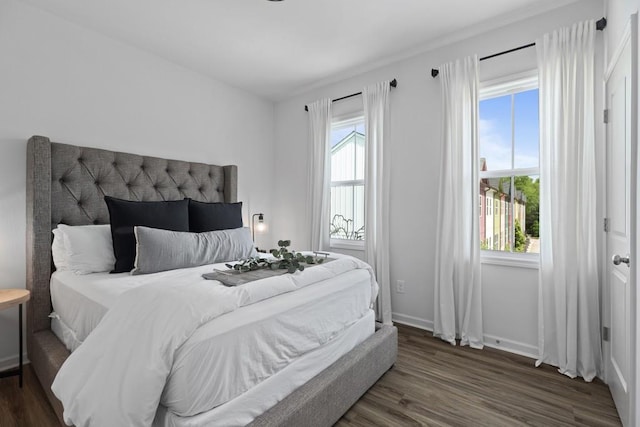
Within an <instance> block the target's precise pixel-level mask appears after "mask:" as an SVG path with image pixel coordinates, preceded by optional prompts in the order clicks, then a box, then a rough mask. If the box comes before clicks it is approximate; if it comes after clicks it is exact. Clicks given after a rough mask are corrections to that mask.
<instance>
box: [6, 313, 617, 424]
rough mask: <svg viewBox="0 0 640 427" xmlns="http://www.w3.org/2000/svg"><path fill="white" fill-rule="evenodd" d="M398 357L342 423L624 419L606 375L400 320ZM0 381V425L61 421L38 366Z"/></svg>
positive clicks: (605, 421) (607, 421)
mask: <svg viewBox="0 0 640 427" xmlns="http://www.w3.org/2000/svg"><path fill="white" fill-rule="evenodd" d="M398 329H399V332H400V333H399V338H398V340H399V342H398V346H399V354H398V361H397V363H396V365H395V366H394V368H393V369H391V370H390V371H389V372H387V373H386V374H385V375H384V376H383V377H382V378H381V379H380V381H378V383H377V384H376V385H374V386H373V387H372V388H371V389H370V390H369V391H368V392H367V394H365V395H364V396H363V397H362V398H361V399H360V401H358V402H357V403H356V404H355V405H354V406H353V407H352V408H351V409H350V410H349V412H347V413H346V414H345V416H344V417H343V418H342V419H341V420H340V421H339V422H338V423H337V426H339V427H348V426H362V427H364V426H367V427H369V426H420V425H424V426H525V425H526V426H532V425H533V426H545V427H548V426H619V425H620V420H619V418H618V416H617V414H616V410H615V407H614V405H613V401H612V399H611V395H610V394H609V390H608V389H607V386H606V385H604V384H603V383H602V382H600V381H594V382H593V383H585V382H584V381H583V380H581V379H573V380H572V379H570V378H567V377H565V376H564V375H560V374H559V373H557V371H556V370H555V368H552V367H550V366H543V367H540V368H535V367H534V366H533V360H531V359H528V358H526V357H521V356H517V355H513V354H510V353H505V352H502V351H498V350H493V349H485V350H482V351H478V350H473V349H470V348H468V347H459V346H456V347H453V346H451V345H449V344H447V343H444V342H442V341H440V340H437V339H434V338H433V337H432V336H431V333H430V332H426V331H422V330H419V329H415V328H410V327H407V326H402V325H400V326H399V327H398ZM26 368H27V369H26V371H25V382H24V388H23V389H22V390H21V389H19V388H18V379H17V377H12V378H4V379H1V380H0V427H14V426H28V427H31V426H34V427H47V426H55V425H56V417H55V414H54V413H53V410H52V409H51V407H50V406H49V405H48V403H47V400H46V398H45V396H44V392H43V391H42V388H41V387H40V384H39V383H38V380H37V379H36V377H35V375H34V374H33V372H32V370H31V367H30V366H27V367H26Z"/></svg>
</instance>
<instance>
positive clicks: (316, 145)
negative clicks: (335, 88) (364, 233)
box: [307, 98, 331, 251]
mask: <svg viewBox="0 0 640 427" xmlns="http://www.w3.org/2000/svg"><path fill="white" fill-rule="evenodd" d="M307 107H308V108H309V139H310V140H311V149H310V150H309V162H308V165H307V166H308V171H309V192H308V197H309V199H308V200H307V206H308V218H309V222H310V225H311V250H314V251H322V250H326V249H328V248H329V232H330V231H329V196H330V188H329V186H330V179H331V158H330V156H331V153H330V150H329V144H330V140H331V99H329V98H325V99H320V100H318V101H315V102H312V103H311V104H308V105H307Z"/></svg>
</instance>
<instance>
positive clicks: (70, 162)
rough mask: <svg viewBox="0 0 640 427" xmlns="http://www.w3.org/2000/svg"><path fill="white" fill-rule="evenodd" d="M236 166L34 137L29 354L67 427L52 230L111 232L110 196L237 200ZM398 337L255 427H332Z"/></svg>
mask: <svg viewBox="0 0 640 427" xmlns="http://www.w3.org/2000/svg"><path fill="white" fill-rule="evenodd" d="M237 174H238V170H237V167H236V166H215V165H206V164H202V163H191V162H185V161H178V160H166V159H159V158H155V157H145V156H139V155H135V154H128V153H119V152H113V151H107V150H100V149H96V148H87V147H78V146H73V145H67V144H60V143H54V142H51V141H50V140H49V138H46V137H43V136H33V137H31V138H30V139H29V142H28V144H27V197H26V201H27V289H29V290H30V291H31V300H30V301H29V303H28V304H27V352H28V356H29V360H30V362H31V364H32V366H33V368H34V371H35V373H36V376H37V377H38V379H39V380H40V383H41V384H42V387H43V389H44V391H45V393H46V395H47V397H48V398H49V401H50V402H51V405H52V406H53V409H54V410H55V412H56V414H57V416H58V418H59V419H60V422H61V424H62V425H64V423H63V421H62V404H61V403H60V401H59V400H58V399H57V398H56V397H55V396H54V395H53V393H52V392H51V384H52V383H53V379H54V378H55V376H56V374H57V372H58V370H59V369H60V367H61V366H62V364H63V363H64V361H65V360H66V358H67V357H68V356H69V351H68V350H67V349H66V347H65V346H64V344H63V343H62V342H61V341H60V340H59V339H58V338H57V337H56V336H55V335H54V334H53V332H52V331H51V322H50V319H49V314H50V312H51V296H50V292H49V283H50V277H51V272H52V270H53V266H52V259H51V239H52V233H51V230H52V229H53V228H54V227H55V226H56V225H57V224H60V223H63V224H68V225H87V224H108V223H109V214H108V211H107V208H106V204H105V203H104V196H105V195H108V196H113V197H118V198H121V199H127V200H138V201H141V200H143V201H154V200H180V199H183V198H185V197H190V198H192V199H194V200H198V201H204V202H227V203H230V202H235V201H236V200H237ZM396 356H397V330H396V328H395V327H393V326H378V327H377V328H376V333H375V334H374V335H373V336H371V337H370V338H368V339H367V340H366V341H364V342H363V343H362V344H360V345H359V346H357V347H356V348H354V349H353V350H352V351H351V352H349V353H347V354H345V355H344V356H343V357H341V358H340V359H339V360H337V361H336V362H335V363H334V364H332V365H331V366H329V367H328V368H327V369H325V370H324V371H322V372H321V373H320V374H318V375H316V376H315V377H314V378H312V379H311V380H309V381H308V382H307V383H305V384H304V385H302V386H301V387H299V388H298V389H296V390H295V391H293V392H292V393H291V394H290V395H289V396H287V397H285V398H284V399H283V400H281V401H280V402H279V403H278V404H276V405H275V406H273V407H272V408H271V409H270V410H268V411H267V412H265V413H263V414H262V415H260V416H259V417H257V418H256V419H255V420H254V421H253V422H252V423H251V425H252V426H302V425H314V426H323V425H327V426H328V425H332V424H333V423H335V422H336V421H337V420H338V419H339V418H340V417H341V416H342V414H344V413H345V412H346V411H347V410H348V409H349V407H350V406H351V405H353V404H354V403H355V402H356V401H357V400H358V399H359V398H360V397H361V396H362V395H363V394H364V393H365V392H366V391H367V390H368V389H369V387H371V386H372V385H373V384H374V383H375V382H376V381H377V380H378V379H379V378H380V377H381V376H382V375H383V374H384V373H385V372H386V371H387V370H388V369H389V368H390V367H391V366H392V365H393V364H394V363H395V360H396Z"/></svg>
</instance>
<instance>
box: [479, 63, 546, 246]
mask: <svg viewBox="0 0 640 427" xmlns="http://www.w3.org/2000/svg"><path fill="white" fill-rule="evenodd" d="M479 116H480V117H479V119H480V120H479V153H480V154H479V159H478V162H479V165H480V184H479V195H480V197H481V198H484V199H485V200H484V201H485V203H486V213H487V215H486V216H484V217H483V216H480V222H481V223H480V227H479V229H480V247H481V248H482V249H483V250H488V251H493V252H494V253H495V252H517V253H525V252H527V253H538V252H539V248H540V245H539V233H538V223H539V213H538V201H539V194H540V193H539V189H540V181H539V176H540V160H539V159H540V156H539V130H538V128H539V126H538V123H539V119H538V78H537V75H529V76H525V77H523V76H519V77H513V78H509V79H503V80H501V81H495V82H489V83H486V84H484V85H483V86H482V88H481V89H480V104H479ZM492 202H493V203H492ZM481 203H482V202H481ZM491 207H493V211H491Z"/></svg>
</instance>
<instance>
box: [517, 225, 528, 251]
mask: <svg viewBox="0 0 640 427" xmlns="http://www.w3.org/2000/svg"><path fill="white" fill-rule="evenodd" d="M515 229H516V230H515V231H516V235H515V240H516V241H515V245H514V246H515V252H524V250H525V245H526V241H527V236H525V235H524V233H523V232H522V227H521V226H520V221H518V220H517V219H516V226H515Z"/></svg>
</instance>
